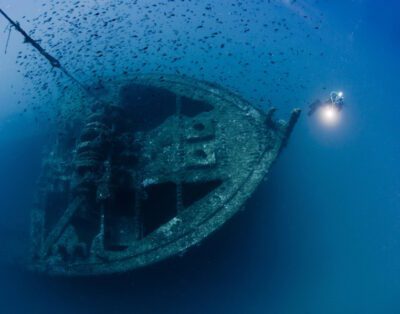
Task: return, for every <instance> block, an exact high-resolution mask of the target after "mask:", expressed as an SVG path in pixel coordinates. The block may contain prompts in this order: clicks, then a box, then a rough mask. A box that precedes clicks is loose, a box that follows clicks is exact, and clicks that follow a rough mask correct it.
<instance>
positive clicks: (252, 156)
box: [32, 75, 300, 276]
mask: <svg viewBox="0 0 400 314" xmlns="http://www.w3.org/2000/svg"><path fill="white" fill-rule="evenodd" d="M96 92H98V93H99V95H101V98H102V99H103V100H104V101H102V102H98V103H96V104H93V105H91V106H85V105H82V104H79V105H78V102H79V101H81V100H78V98H76V97H75V96H74V95H72V93H71V94H69V95H68V94H67V96H66V97H65V98H64V100H62V102H61V104H60V106H61V108H64V109H61V110H64V111H63V112H61V113H60V117H61V121H62V123H61V124H60V126H59V128H60V130H59V134H58V135H57V139H56V141H55V143H54V145H53V146H52V147H51V149H50V151H49V152H48V155H47V157H46V158H45V161H44V163H43V170H42V175H41V177H40V180H39V191H38V195H37V203H36V206H35V208H34V209H33V212H32V239H33V246H32V268H33V269H34V270H37V271H39V272H44V273H49V274H57V275H67V276H76V275H98V274H105V273H117V272H125V271H129V270H132V269H135V268H138V267H142V266H145V265H148V264H151V263H155V262H157V261H160V260H162V259H165V258H167V257H170V256H173V255H175V254H178V253H181V252H182V251H185V250H186V249H188V248H189V247H191V246H193V245H194V244H197V243H199V242H200V241H202V240H203V239H205V238H206V237H207V236H208V235H210V234H211V233H212V232H213V231H215V230H216V229H218V228H219V227H221V226H222V225H223V224H224V223H225V222H226V221H227V220H228V219H229V218H231V217H232V216H233V215H234V214H235V213H236V212H237V211H238V210H239V209H240V208H241V207H243V205H244V203H245V201H246V200H247V199H248V198H249V197H250V196H251V195H252V193H253V192H254V190H255V188H256V187H257V185H258V184H259V183H260V182H261V180H262V179H263V178H264V176H265V175H266V173H267V172H268V170H269V168H270V166H271V164H272V163H273V162H274V161H275V159H276V158H277V156H278V154H279V152H280V151H281V149H282V147H283V146H284V145H285V143H286V141H287V139H288V137H289V135H290V132H291V130H292V128H293V126H294V124H295V122H296V120H297V118H298V116H299V113H300V111H299V110H294V111H293V112H292V115H291V117H290V120H289V122H288V123H285V122H283V121H279V122H275V121H273V119H272V113H273V110H270V111H269V112H268V113H263V112H262V111H260V110H258V109H256V108H254V107H253V106H252V105H251V104H250V103H248V102H247V101H245V100H243V99H242V98H241V97H239V96H238V95H236V94H234V93H231V92H229V91H227V90H226V89H224V88H221V87H220V86H217V85H215V84H211V83H207V82H203V81H197V80H193V79H188V78H184V77H178V76H160V75H145V76H138V77H135V78H132V79H121V80H114V81H108V83H102V84H101V86H100V87H98V88H97V89H96ZM74 97H75V98H74ZM73 104H74V105H73Z"/></svg>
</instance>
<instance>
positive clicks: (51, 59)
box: [0, 9, 97, 98]
mask: <svg viewBox="0 0 400 314" xmlns="http://www.w3.org/2000/svg"><path fill="white" fill-rule="evenodd" d="M0 14H1V15H3V16H4V17H5V18H6V20H7V21H8V22H9V23H10V24H11V26H10V31H11V27H14V28H15V30H16V31H18V32H19V33H21V35H22V36H23V37H24V40H25V41H24V42H25V43H28V44H30V45H31V46H33V47H34V48H35V49H36V50H37V51H38V52H39V53H40V54H41V55H42V56H43V57H44V58H45V59H46V60H47V61H48V62H49V63H50V64H51V66H52V67H54V68H58V69H59V70H60V71H61V72H63V73H64V74H65V75H66V76H67V77H68V78H70V79H71V80H72V81H73V82H75V83H76V84H77V85H78V86H79V87H80V88H81V89H82V90H83V91H85V93H86V94H88V95H89V96H92V97H95V98H97V96H96V95H94V94H93V93H92V92H91V91H90V89H89V88H88V87H87V86H85V85H84V84H83V83H82V82H80V81H79V80H78V79H76V78H75V77H74V76H73V75H72V74H71V73H69V72H68V71H67V69H66V68H65V67H64V66H62V65H61V62H60V61H59V60H58V59H56V58H55V57H53V56H52V55H51V54H49V53H48V52H47V51H46V50H45V49H44V48H43V47H42V46H40V45H39V43H38V42H37V41H36V40H34V39H33V38H32V37H30V36H29V35H28V34H27V33H26V32H25V30H24V29H23V28H22V27H21V25H20V24H19V23H18V22H15V21H14V20H12V19H11V18H10V17H9V16H8V15H7V14H6V13H5V12H4V11H3V10H2V9H0ZM7 46H8V41H7Z"/></svg>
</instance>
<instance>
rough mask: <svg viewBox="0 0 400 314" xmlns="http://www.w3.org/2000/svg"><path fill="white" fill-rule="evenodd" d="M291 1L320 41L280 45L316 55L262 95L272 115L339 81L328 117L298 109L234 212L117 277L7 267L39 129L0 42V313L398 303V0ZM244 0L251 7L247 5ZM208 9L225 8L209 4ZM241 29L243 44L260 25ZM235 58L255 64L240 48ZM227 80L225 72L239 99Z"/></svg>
mask: <svg viewBox="0 0 400 314" xmlns="http://www.w3.org/2000/svg"><path fill="white" fill-rule="evenodd" d="M43 1H44V0H43ZM43 1H42V2H43ZM17 2H18V3H22V4H24V5H23V6H18V5H17V4H16V3H17ZM17 2H11V1H8V0H0V7H2V8H3V7H7V8H8V10H9V11H10V12H12V13H13V15H14V16H16V17H17V18H19V17H20V16H22V15H23V14H27V12H28V13H29V12H30V14H32V16H35V15H36V13H37V10H36V9H37V8H39V7H40V3H41V2H40V1H32V2H31V1H23V0H19V1H17ZM226 2H229V3H230V2H232V1H226ZM275 2H277V3H279V2H280V1H275ZM13 3H14V4H13ZM288 3H290V1H281V9H279V10H277V11H276V12H273V14H277V15H278V14H279V15H281V16H283V17H286V18H287V19H296V16H297V15H300V14H301V12H300V11H298V10H296V7H293V6H291V5H289V4H288ZM297 3H300V4H303V5H305V7H306V8H308V12H314V13H313V14H316V15H318V14H320V13H323V16H322V17H321V19H322V20H323V23H322V27H321V29H320V30H319V32H320V33H319V35H318V38H321V40H314V41H313V40H311V39H310V40H309V41H308V40H303V38H293V44H295V45H299V47H301V48H304V49H308V50H310V51H319V50H322V51H324V52H325V57H324V58H323V59H317V58H316V57H310V58H304V59H298V60H296V61H295V62H293V64H291V63H289V64H285V65H284V66H283V65H282V67H281V68H279V67H280V65H279V64H278V65H277V69H276V71H277V72H279V71H280V70H281V69H284V70H285V71H286V70H287V71H290V73H293V76H292V77H289V78H288V79H287V81H286V82H285V84H286V85H285V86H291V85H296V84H298V81H297V79H298V78H302V79H304V81H305V82H306V83H305V88H304V89H301V90H298V91H297V92H295V93H296V95H295V96H296V97H295V98H290V99H289V101H288V102H287V103H286V102H280V99H286V98H288V97H289V96H290V97H291V96H292V95H288V94H290V93H293V91H291V92H288V91H287V90H285V89H284V88H281V89H280V88H277V89H274V90H273V91H272V90H271V93H272V95H273V96H272V97H273V102H274V105H275V106H277V107H279V108H280V112H281V115H282V116H283V117H286V116H285V115H286V114H287V113H288V112H289V110H290V108H292V107H294V106H300V107H302V108H306V106H307V103H309V102H311V101H312V100H314V99H315V98H317V97H324V93H325V94H326V93H328V92H329V90H331V89H337V88H341V89H343V90H344V92H345V95H346V104H347V106H346V107H345V110H344V112H343V116H342V121H341V122H340V124H339V125H338V126H337V127H336V128H333V129H332V128H330V129H329V128H328V129H327V128H325V127H323V126H321V125H320V124H319V123H318V121H317V120H316V119H308V118H307V117H306V115H303V116H302V118H301V120H300V122H299V124H298V125H297V126H296V129H295V132H294V134H293V136H292V138H291V140H290V143H289V146H288V147H287V149H286V150H285V151H284V152H283V154H282V155H281V156H280V158H279V160H278V161H277V163H276V164H275V165H274V167H273V169H272V171H271V173H270V175H269V179H268V182H266V183H263V184H262V185H261V186H260V187H259V189H258V190H257V193H256V194H255V195H254V197H253V198H252V199H251V200H250V201H249V203H248V205H247V210H246V211H244V212H241V213H239V214H238V215H237V216H236V217H235V218H234V219H233V220H232V221H231V222H229V223H228V224H227V225H226V226H225V227H224V228H223V229H222V230H221V231H219V232H218V233H216V234H215V235H213V236H212V237H211V238H210V239H209V240H208V241H206V242H205V243H204V244H203V245H202V246H201V247H198V248H195V249H193V250H191V251H190V252H189V253H187V254H186V255H185V256H184V257H180V258H174V259H172V260H168V261H166V262H163V263H161V264H159V265H156V266H153V267H150V268H147V269H145V270H143V271H140V272H134V273H133V274H130V275H128V276H120V277H117V278H105V279H96V280H67V281H66V280H55V279H48V278H40V277H36V276H33V275H32V274H29V273H27V272H25V271H24V270H23V268H22V267H21V264H22V263H23V259H24V255H25V253H24V249H25V248H26V240H25V239H26V237H27V236H28V222H29V207H30V202H31V198H32V193H33V191H34V186H35V179H36V176H37V174H38V171H39V165H40V164H39V160H40V156H41V150H42V147H43V143H45V142H46V140H47V138H48V136H49V135H48V134H47V133H46V132H43V128H39V129H38V128H37V127H35V126H34V122H33V120H32V119H31V118H30V117H29V116H26V115H24V116H22V117H21V116H20V115H19V112H20V109H21V108H20V107H18V105H17V99H18V93H17V94H16V95H14V94H13V93H12V92H10V85H11V84H14V85H16V86H23V85H22V84H23V79H22V78H21V77H19V76H18V75H16V74H14V73H16V71H15V72H14V70H15V67H14V65H13V58H15V55H13V51H12V49H14V48H12V47H11V52H10V53H8V54H7V55H5V56H4V55H3V54H2V53H1V52H0V71H1V72H0V85H1V86H2V87H0V119H1V120H0V236H1V244H0V254H1V257H0V263H1V265H0V267H1V268H0V312H1V313H7V314H8V313H276V314H286V313H288V314H299V313H304V314H305V313H307V314H311V313H312V314H314V313H315V314H321V313H324V314H330V313H332V314H336V313H338V314H339V313H343V314H353V313H354V314H358V313H360V314H361V313H363V314H364V313H365V314H380V313H385V314H397V313H400V167H399V157H400V140H399V135H400V126H399V120H400V104H399V97H398V94H399V91H400V83H399V82H400V80H399V78H398V75H399V73H400V61H399V58H398V56H399V55H400V41H399V38H400V17H399V12H400V4H399V3H398V2H397V1H394V0H392V1H385V2H381V1H374V0H366V1H362V0H359V1H344V0H342V1H312V2H311V1H297ZM186 5H187V6H190V5H191V4H190V3H188V4H186ZM244 5H245V6H246V7H248V8H249V9H251V7H252V6H253V2H252V1H246V2H245V3H244ZM217 9H218V10H221V11H220V13H221V15H223V14H224V13H226V12H224V11H223V9H224V6H223V5H221V6H220V7H218V8H217ZM293 12H294V13H293ZM315 12H317V13H315ZM243 14H244V15H245V13H243ZM1 22H2V23H3V21H1ZM5 25H6V24H0V27H1V29H4V28H3V26H4V27H5ZM182 27H183V26H182ZM310 29H312V27H310ZM1 36H2V37H1V39H0V45H2V44H3V42H4V36H5V35H4V34H2V35H1ZM13 36H16V34H14V35H13ZM248 36H250V38H248V39H249V40H250V41H257V39H258V37H260V36H264V34H263V33H261V32H259V33H257V32H255V33H253V34H249V35H248ZM251 36H253V37H251ZM257 36H258V37H257ZM297 41H299V42H297ZM295 42H296V43H295ZM14 44H15V45H16V46H18V43H16V42H14ZM274 45H276V46H279V45H281V46H279V49H285V45H288V44H287V43H283V44H280V43H279V42H277V43H271V49H274ZM289 45H290V42H289ZM286 48H287V47H286ZM197 53H199V52H197ZM194 57H196V55H194ZM243 58H247V60H249V61H250V62H251V63H252V64H253V65H254V67H257V64H258V63H259V62H260V63H261V61H260V60H258V59H257V58H253V59H251V57H249V56H248V54H246V53H245V52H243ZM212 62H213V61H212V60H210V63H212ZM303 65H306V67H307V68H306V69H304V68H303ZM205 66H207V64H205ZM228 70H229V69H227V71H228ZM232 71H233V70H232ZM247 75H251V73H250V74H249V73H248V74H247ZM210 77H211V75H210ZM211 78H213V77H211ZM272 79H273V78H271V80H272ZM241 83H242V81H241V79H240V77H234V76H233V77H232V78H230V79H228V81H227V84H228V85H230V86H233V87H235V86H236V87H237V89H238V90H239V91H240V92H241V93H243V94H244V95H245V96H246V97H248V98H252V96H253V95H252V92H253V91H252V89H250V88H247V87H246V86H245V87H243V88H242V90H241ZM322 86H326V88H327V89H326V90H324V89H322ZM292 99H296V100H292ZM43 133H44V134H43Z"/></svg>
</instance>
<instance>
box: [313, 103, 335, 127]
mask: <svg viewBox="0 0 400 314" xmlns="http://www.w3.org/2000/svg"><path fill="white" fill-rule="evenodd" d="M318 118H319V121H320V122H321V123H322V124H323V125H325V126H328V127H334V126H336V125H337V124H338V123H339V121H340V112H339V110H338V108H336V107H335V106H332V105H325V106H322V107H321V108H319V110H318Z"/></svg>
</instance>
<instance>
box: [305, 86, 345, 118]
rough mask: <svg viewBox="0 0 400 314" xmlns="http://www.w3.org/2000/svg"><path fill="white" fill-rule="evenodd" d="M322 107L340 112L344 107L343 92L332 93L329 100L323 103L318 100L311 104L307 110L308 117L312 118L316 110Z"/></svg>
mask: <svg viewBox="0 0 400 314" xmlns="http://www.w3.org/2000/svg"><path fill="white" fill-rule="evenodd" d="M322 106H334V107H335V108H336V109H337V110H338V111H341V110H342V108H343V106H344V95H343V92H335V91H332V92H331V93H330V95H329V98H328V99H327V100H326V101H325V102H321V101H320V100H319V99H317V100H316V101H314V102H313V103H311V104H310V105H309V106H308V108H309V110H308V116H312V115H313V114H314V112H315V111H317V109H319V108H320V107H322Z"/></svg>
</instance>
